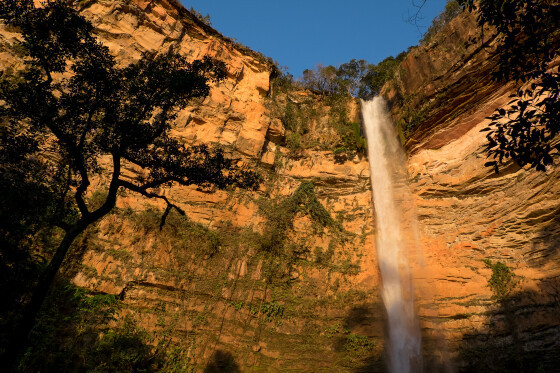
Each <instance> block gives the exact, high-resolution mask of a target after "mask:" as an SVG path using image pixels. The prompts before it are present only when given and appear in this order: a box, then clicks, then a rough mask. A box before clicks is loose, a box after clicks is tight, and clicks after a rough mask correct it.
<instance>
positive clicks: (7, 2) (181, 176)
mask: <svg viewBox="0 0 560 373" xmlns="http://www.w3.org/2000/svg"><path fill="white" fill-rule="evenodd" d="M0 20H2V21H3V22H4V23H5V24H6V25H8V26H10V27H12V28H16V29H19V31H20V32H21V35H22V39H23V41H22V43H21V47H22V48H21V49H22V50H24V56H23V57H24V61H25V65H26V66H25V69H23V70H21V71H17V72H13V73H8V72H4V73H3V75H4V76H3V77H2V78H3V79H2V81H1V82H0V118H1V119H0V123H1V127H0V128H1V132H0V135H1V136H0V140H1V142H0V145H1V147H2V150H3V151H7V152H8V153H7V155H4V154H3V155H2V161H5V162H6V163H5V164H4V165H3V167H2V168H1V171H2V180H3V183H4V184H6V185H7V186H6V188H8V187H9V186H10V185H12V186H13V187H16V188H19V187H21V188H28V187H29V186H28V185H18V184H17V183H18V182H21V180H27V181H28V182H29V183H31V184H32V186H33V187H37V188H38V190H41V191H44V196H43V197H44V198H43V197H42V198H40V199H39V200H40V201H41V203H44V205H45V206H49V210H48V211H44V214H35V215H37V216H35V215H33V214H31V215H32V216H30V217H29V218H28V220H29V221H36V222H37V223H39V222H41V223H45V224H47V225H51V226H56V227H58V228H59V229H60V231H61V232H62V234H61V239H60V242H59V243H58V245H57V247H56V250H55V251H54V255H53V256H52V259H51V260H50V262H49V263H48V264H47V265H46V267H45V268H44V270H43V271H42V272H41V274H40V278H39V280H38V281H37V282H36V285H35V287H34V289H33V291H32V294H31V297H30V300H29V302H28V303H27V305H26V307H25V310H24V313H23V316H22V321H21V323H20V325H19V327H18V331H17V333H16V335H15V336H14V340H13V343H12V344H11V348H12V349H13V350H14V351H16V350H18V349H19V350H21V348H22V346H23V345H24V343H25V339H26V336H27V335H28V334H29V331H30V330H31V328H32V327H33V324H34V320H35V319H36V317H37V314H38V312H39V310H40V308H41V305H42V303H43V301H44V299H45V297H46V295H47V293H48V290H49V288H50V287H51V284H52V283H53V280H54V278H55V276H56V274H57V272H58V271H59V269H60V267H61V264H62V263H63V261H64V258H65V256H66V254H67V252H68V250H69V248H70V246H71V245H72V243H73V242H74V240H75V239H76V238H77V237H78V236H79V235H80V234H81V233H82V232H84V230H85V229H86V228H87V227H88V226H90V225H91V224H93V223H94V222H96V221H98V220H99V219H101V218H103V217H104V216H105V215H107V214H108V213H109V212H110V211H111V210H112V209H113V207H115V205H116V201H117V196H118V192H119V190H122V189H127V190H129V191H132V192H136V193H139V194H141V195H143V196H146V197H148V198H157V199H161V200H163V201H164V202H165V203H166V204H167V208H166V210H165V213H164V214H163V216H162V220H161V224H164V222H165V218H166V217H167V214H168V213H169V212H170V211H171V209H176V210H177V211H179V212H180V213H182V214H184V212H183V211H182V210H181V209H180V208H179V207H178V206H176V205H175V204H173V203H172V202H171V201H170V200H169V199H168V198H167V197H165V196H164V195H161V194H158V193H157V192H156V191H155V188H157V187H160V186H163V185H172V184H174V183H177V184H181V185H193V184H195V185H199V186H200V187H201V188H206V189H210V188H227V187H228V186H232V185H235V186H239V187H243V188H256V187H257V185H258V183H259V180H260V178H259V176H258V175H257V174H256V173H255V172H253V171H251V170H249V169H248V168H247V167H245V166H243V165H242V164H240V162H239V160H236V159H232V158H228V157H227V156H226V154H225V153H224V151H223V150H221V149H210V148H209V147H208V146H205V145H199V146H191V147H187V146H185V145H184V144H182V143H181V142H180V141H179V140H178V139H175V138H173V137H171V136H170V133H169V131H170V127H171V124H172V122H173V120H174V119H175V118H176V116H177V112H178V111H179V110H180V109H181V108H183V107H185V106H186V104H187V103H188V102H189V101H191V100H192V99H194V98H203V97H206V96H207V95H208V93H209V90H210V86H209V83H211V82H215V83H217V82H220V81H222V80H223V79H225V77H226V67H225V65H224V64H223V63H222V62H219V61H215V60H212V59H210V58H204V59H203V60H197V61H193V62H188V61H187V60H186V59H185V58H184V57H182V56H180V55H178V54H176V53H174V52H169V53H166V54H160V55H156V54H145V55H144V56H143V57H142V58H141V59H140V60H139V61H137V62H136V63H133V64H131V65H128V66H125V67H119V66H118V65H117V63H116V61H115V59H114V57H113V56H112V55H111V54H110V53H109V50H108V48H107V47H105V46H103V45H102V44H101V43H100V42H98V41H97V40H96V38H95V37H94V36H93V34H92V32H93V27H92V25H91V24H90V23H89V22H88V21H87V20H85V19H84V18H83V17H82V16H80V15H79V14H77V13H76V12H75V11H74V10H73V9H72V8H71V7H69V6H68V5H66V3H65V2H64V1H62V0H57V1H51V2H47V3H46V4H44V6H43V7H35V6H34V4H33V0H4V1H2V3H0ZM125 163H128V164H132V165H135V166H137V167H139V168H141V169H142V170H144V173H145V176H144V177H143V178H138V179H137V180H129V179H127V178H125V177H124V176H123V175H122V166H123V164H125ZM22 166H25V167H24V168H20V169H19V171H18V172H16V169H17V167H22ZM31 166H33V167H31ZM37 168H38V169H39V170H44V171H46V172H40V173H36V170H35V169H37ZM104 177H108V186H107V188H106V190H105V193H106V197H105V198H104V199H103V201H102V202H101V203H100V204H98V205H93V204H91V203H88V201H87V198H86V197H87V195H88V193H91V191H92V184H91V182H92V179H93V178H104ZM16 197H17V196H16ZM28 202H29V201H24V200H17V201H13V202H12V206H8V207H9V208H5V209H3V211H2V213H4V212H5V211H9V210H10V209H11V210H17V206H15V207H14V205H17V204H25V203H28ZM2 220H4V217H3V219H2ZM21 226H24V224H20V225H19V227H21ZM5 236H6V237H8V238H9V237H13V236H14V235H13V234H10V233H9V232H8V233H6V235H5ZM23 236H25V234H23ZM14 351H11V352H8V353H7V354H6V355H7V358H8V359H12V362H13V359H14V358H15V354H14Z"/></svg>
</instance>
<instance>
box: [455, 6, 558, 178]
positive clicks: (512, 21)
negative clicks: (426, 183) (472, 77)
mask: <svg viewBox="0 0 560 373" xmlns="http://www.w3.org/2000/svg"><path fill="white" fill-rule="evenodd" d="M459 2H460V3H461V5H463V6H466V7H468V8H469V9H470V10H477V20H478V23H479V25H480V26H484V25H490V26H493V27H494V28H495V29H496V31H497V32H498V38H497V40H498V46H497V49H496V52H495V53H496V54H497V56H498V66H497V69H496V70H495V72H494V79H496V80H506V79H513V80H515V81H518V82H522V83H525V82H529V81H530V84H525V85H524V86H522V88H520V89H519V90H518V91H517V92H516V93H515V94H513V95H512V96H511V98H512V100H511V102H510V103H509V106H508V108H507V109H504V108H500V109H498V110H496V112H495V113H494V114H493V115H492V116H490V117H489V119H491V123H490V125H489V126H488V127H486V128H485V129H484V131H487V132H488V134H487V139H488V144H487V146H486V150H487V152H488V154H489V156H491V157H492V158H493V160H492V161H490V162H487V165H488V166H491V167H495V169H496V171H497V170H498V167H499V165H500V164H502V163H503V162H504V160H507V159H509V158H511V159H513V160H514V161H515V162H516V163H517V164H518V165H519V166H525V165H529V166H530V167H533V168H536V169H537V170H541V171H544V170H545V167H546V166H547V165H549V164H551V163H552V161H553V159H552V155H553V154H555V153H558V152H560V145H557V144H555V139H556V138H557V135H558V134H559V133H560V73H559V70H558V69H559V68H558V67H555V68H552V67H551V62H553V61H554V60H556V59H557V58H558V57H560V35H559V33H558V30H559V26H560V2H558V1H557V0H524V1H511V0H478V1H474V0H460V1H459Z"/></svg>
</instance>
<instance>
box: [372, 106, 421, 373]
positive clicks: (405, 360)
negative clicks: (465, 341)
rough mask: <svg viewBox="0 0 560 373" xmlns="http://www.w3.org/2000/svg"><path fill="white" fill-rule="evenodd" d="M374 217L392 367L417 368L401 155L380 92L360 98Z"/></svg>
mask: <svg viewBox="0 0 560 373" xmlns="http://www.w3.org/2000/svg"><path fill="white" fill-rule="evenodd" d="M362 114H363V119H364V125H365V130H366V136H367V141H368V155H369V164H370V169H371V185H372V193H373V202H374V207H375V217H376V225H377V231H376V236H377V237H376V238H377V240H376V248H377V258H378V261H379V269H380V272H381V279H382V290H381V297H382V299H383V303H384V305H385V309H386V311H387V318H388V340H387V356H388V364H389V371H390V372H392V373H409V372H420V371H421V370H422V355H421V352H420V345H421V338H420V328H419V326H418V322H417V320H416V317H415V314H414V301H413V296H414V295H413V291H412V283H411V280H410V273H409V261H408V253H409V246H410V244H411V243H414V242H416V217H415V214H414V212H413V211H412V209H411V206H412V201H411V195H410V192H409V191H408V186H407V174H406V168H405V155H404V152H403V150H402V148H401V146H400V143H399V141H398V139H397V134H396V131H395V127H394V125H393V123H392V121H391V119H390V117H389V115H388V112H387V107H386V104H385V101H384V100H383V99H382V98H381V97H375V98H374V99H373V100H371V101H368V102H364V101H362Z"/></svg>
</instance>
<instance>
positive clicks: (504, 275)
mask: <svg viewBox="0 0 560 373" xmlns="http://www.w3.org/2000/svg"><path fill="white" fill-rule="evenodd" d="M484 264H485V265H486V268H489V269H491V270H492V276H491V277H490V279H489V280H488V286H489V287H490V289H491V290H492V293H494V298H496V300H497V301H498V302H505V301H506V300H507V299H508V297H509V296H510V295H511V293H512V292H513V290H515V288H516V287H517V285H518V284H519V281H520V278H519V276H516V275H515V273H513V271H512V270H511V268H510V267H508V266H507V265H506V264H505V263H503V262H496V263H492V262H491V261H490V259H486V260H485V261H484Z"/></svg>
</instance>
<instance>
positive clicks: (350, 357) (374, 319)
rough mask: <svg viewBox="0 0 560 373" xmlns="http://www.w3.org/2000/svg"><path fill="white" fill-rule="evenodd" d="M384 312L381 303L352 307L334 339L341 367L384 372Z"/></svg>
mask: <svg viewBox="0 0 560 373" xmlns="http://www.w3.org/2000/svg"><path fill="white" fill-rule="evenodd" d="M384 312H385V311H384V309H383V305H382V304H381V300H378V301H377V302H375V303H364V304H361V305H358V306H355V307H353V308H351V309H350V310H349V311H348V314H347V315H346V317H345V318H344V321H343V323H342V324H341V325H340V329H339V330H337V333H336V335H334V337H335V338H334V339H333V348H334V350H335V351H336V352H337V353H339V354H340V356H342V357H341V359H340V360H339V364H340V365H342V366H343V367H345V368H348V369H349V370H350V371H352V372H356V373H370V372H374V373H381V372H386V371H387V368H386V365H385V360H384V351H383V340H384V334H385V333H384V330H383V325H384V324H385V322H384V318H385V316H384Z"/></svg>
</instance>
